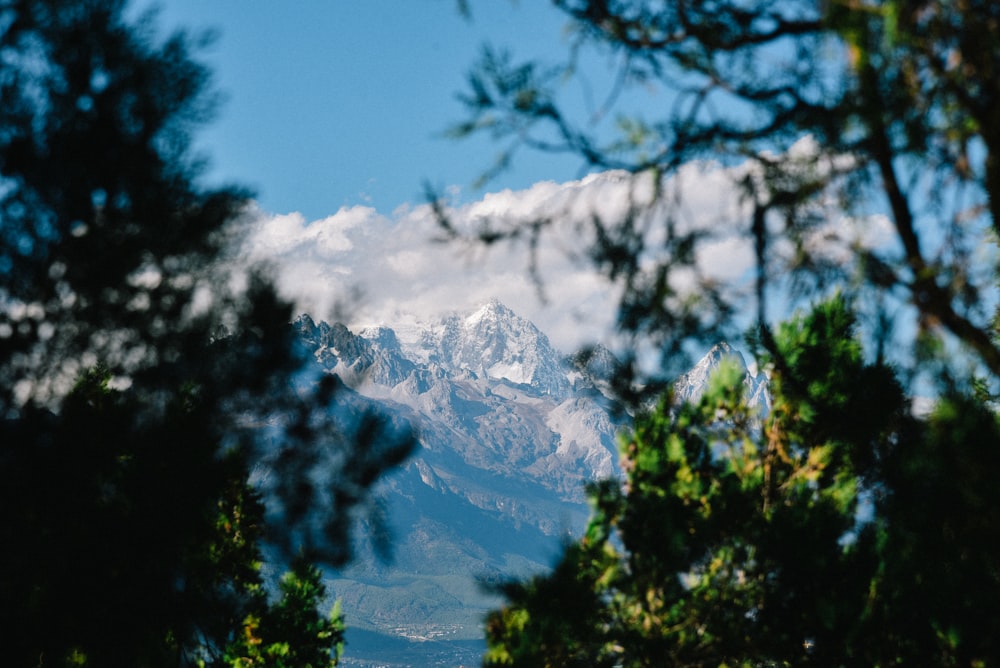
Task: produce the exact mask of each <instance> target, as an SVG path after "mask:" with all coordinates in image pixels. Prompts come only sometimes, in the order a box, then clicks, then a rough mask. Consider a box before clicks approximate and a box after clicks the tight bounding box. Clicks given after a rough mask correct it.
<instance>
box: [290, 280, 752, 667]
mask: <svg viewBox="0 0 1000 668" xmlns="http://www.w3.org/2000/svg"><path fill="white" fill-rule="evenodd" d="M295 328H296V331H297V334H298V336H299V338H300V340H301V341H302V344H303V345H304V346H305V347H306V349H307V350H308V351H309V352H310V353H311V355H312V356H313V357H314V358H315V360H316V363H317V364H318V365H319V366H320V367H322V369H323V370H324V371H326V372H328V373H334V374H336V375H338V376H339V377H340V378H341V379H342V380H343V381H344V382H345V383H346V384H347V385H348V386H349V387H351V388H352V389H353V390H354V391H356V392H357V393H359V394H361V395H363V396H364V397H367V398H368V399H370V400H375V401H377V402H378V403H379V405H380V406H381V407H382V409H383V410H384V411H386V412H388V413H389V414H390V415H391V416H393V418H394V419H398V420H405V421H407V422H408V423H409V424H411V425H413V426H414V427H415V428H416V430H417V432H418V435H419V447H418V450H417V451H416V452H415V453H414V455H413V456H412V457H411V459H410V460H408V461H407V462H406V463H405V465H404V466H403V467H402V468H401V469H400V470H398V471H397V472H395V473H394V474H393V475H391V476H389V477H388V479H386V480H385V481H384V482H383V483H382V484H381V486H380V489H379V493H380V496H381V499H382V502H383V503H384V506H385V509H386V514H387V517H388V520H389V525H390V527H391V529H392V533H393V536H392V543H393V553H394V559H393V561H392V562H391V563H388V564H387V563H382V562H380V561H379V560H378V559H377V558H375V552H376V550H375V547H374V546H373V545H371V544H370V543H368V542H366V541H365V540H361V542H360V544H359V546H358V549H359V554H358V557H359V558H358V559H357V560H356V562H355V565H354V566H352V567H351V568H349V569H347V570H345V571H343V572H340V573H335V574H330V579H329V581H328V586H329V588H330V590H331V591H333V592H334V593H335V595H336V596H338V597H339V598H341V599H342V601H343V606H344V610H345V613H346V615H347V621H348V626H349V628H350V629H354V630H360V631H363V633H358V635H357V636H352V635H351V634H350V632H349V635H348V639H349V641H351V638H352V637H354V638H356V640H355V641H353V642H354V644H353V646H349V648H348V652H347V657H346V659H345V665H361V664H362V663H364V662H365V661H367V660H378V661H380V662H381V664H382V665H388V664H387V663H386V661H387V660H388V657H387V656H386V655H385V652H386V651H387V648H388V647H393V648H395V649H394V650H393V652H394V654H393V656H395V657H396V659H395V661H396V664H394V665H434V664H435V662H436V661H437V660H438V659H433V658H432V657H441V658H440V660H441V662H442V665H449V664H450V665H456V664H457V663H466V664H468V663H478V661H479V656H478V654H476V652H478V651H481V649H482V645H481V639H482V638H483V632H482V629H481V622H482V619H483V616H484V615H485V613H486V612H487V611H488V610H489V609H490V608H492V607H495V606H496V605H498V604H499V602H500V601H499V599H497V598H496V597H495V596H493V595H492V594H490V593H489V592H488V591H486V590H484V589H483V588H482V586H481V584H480V583H491V582H492V583H497V582H500V581H503V580H506V579H509V578H511V577H523V576H527V575H529V574H532V573H537V572H540V571H543V570H546V569H547V568H548V567H549V566H550V564H551V563H552V561H553V560H554V558H555V557H556V556H557V554H558V552H559V550H560V549H561V545H562V544H563V542H564V540H565V539H566V538H567V537H568V536H570V535H578V534H579V532H580V531H581V530H582V529H583V527H584V526H585V523H586V519H587V516H588V513H589V509H588V507H587V506H586V505H585V503H584V494H583V488H584V484H585V483H586V482H588V481H592V480H596V479H604V478H609V477H615V476H616V475H618V471H617V453H616V436H617V432H618V431H619V428H620V425H618V424H616V423H615V422H614V421H613V420H612V419H611V417H610V415H609V411H608V402H607V400H606V399H605V397H604V395H603V394H601V392H600V390H599V387H598V385H599V382H600V381H594V380H592V379H591V378H590V377H589V376H588V375H587V374H585V373H581V371H580V369H579V368H576V367H573V366H571V365H569V364H568V363H567V361H566V360H565V358H563V356H561V355H560V354H559V353H558V352H557V351H555V350H554V349H553V348H552V346H551V345H550V344H549V341H548V339H547V338H546V337H545V335H544V334H543V333H541V332H540V331H539V330H538V329H537V328H536V327H535V326H534V325H532V324H531V323H530V322H528V321H527V320H524V319H522V318H520V317H518V316H517V315H516V314H515V313H513V312H512V311H511V310H510V309H508V308H507V307H505V306H504V305H503V304H501V303H500V302H497V301H495V300H494V301H491V302H489V303H487V304H485V305H483V306H482V307H481V308H479V309H477V310H476V311H474V312H473V313H470V314H456V315H452V316H449V317H447V318H444V319H442V320H438V321H433V322H429V323H424V324H422V325H419V326H412V325H411V326H409V327H407V328H405V329H403V328H401V329H400V330H399V331H398V332H397V331H395V330H394V329H391V328H389V327H386V326H378V327H371V328H367V329H363V330H361V331H360V332H359V333H357V334H355V333H352V332H351V331H350V330H348V329H347V328H346V327H344V326H342V325H327V324H326V323H316V322H314V321H313V320H312V319H311V318H309V317H308V316H302V317H300V318H299V319H298V320H297V321H296V322H295ZM726 357H733V358H734V359H736V361H737V362H738V363H740V364H743V368H746V365H745V363H744V362H743V358H742V356H740V354H739V353H738V352H736V351H734V350H733V349H731V348H729V347H728V346H726V345H725V344H722V345H721V346H717V347H716V349H713V351H712V352H710V353H709V355H708V356H706V358H705V359H704V360H702V362H700V363H699V365H698V366H696V367H695V368H694V369H692V371H691V373H689V374H687V375H686V376H685V377H684V378H683V379H681V382H679V383H678V395H679V396H681V395H682V396H683V398H685V399H693V398H696V397H697V396H698V394H699V392H700V391H702V390H703V388H704V385H705V383H706V382H707V378H708V375H709V374H710V373H711V371H712V370H714V369H715V368H717V367H718V365H719V364H720V363H721V360H722V359H725V358H726ZM605 358H606V359H605ZM602 360H603V361H602ZM611 362H612V360H611V359H610V353H607V351H602V352H601V354H600V355H599V356H598V358H597V364H592V365H591V366H594V367H595V368H597V367H598V366H599V365H600V364H601V363H603V364H605V365H606V366H608V368H610V365H611ZM761 378H762V377H761ZM746 383H747V388H748V392H754V391H756V392H760V393H761V394H760V396H761V397H766V388H765V390H764V391H761V390H760V388H761V387H764V386H762V385H761V381H759V380H757V379H756V378H754V377H752V376H750V375H749V373H748V374H747V380H746ZM682 388H683V389H682ZM761 400H762V401H763V400H764V399H761ZM360 535H362V536H363V535H364V532H361V533H360ZM390 637H395V638H407V639H410V640H412V641H418V644H411V645H399V644H398V643H396V642H395V641H391V640H390V639H389V638H390ZM470 643H471V644H470ZM407 648H409V649H407ZM470 653H471V655H470ZM355 662H356V663H355Z"/></svg>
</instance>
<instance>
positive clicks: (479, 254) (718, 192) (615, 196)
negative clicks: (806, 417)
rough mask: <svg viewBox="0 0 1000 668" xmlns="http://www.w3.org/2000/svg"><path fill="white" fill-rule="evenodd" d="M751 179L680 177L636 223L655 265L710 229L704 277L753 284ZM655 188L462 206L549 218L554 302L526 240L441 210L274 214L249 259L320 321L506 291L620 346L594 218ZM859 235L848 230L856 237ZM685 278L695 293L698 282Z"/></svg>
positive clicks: (540, 313)
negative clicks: (742, 182) (500, 237)
mask: <svg viewBox="0 0 1000 668" xmlns="http://www.w3.org/2000/svg"><path fill="white" fill-rule="evenodd" d="M742 174H745V170H742V169H741V168H735V169H723V168H720V167H718V166H713V165H711V164H707V165H706V164H701V165H696V164H692V165H688V166H685V167H684V168H682V169H681V170H680V172H679V173H678V174H677V175H676V176H674V177H673V178H672V179H671V180H670V181H668V182H666V183H665V184H664V186H663V189H662V191H661V198H660V200H658V202H657V204H655V205H654V206H653V207H651V208H649V207H647V210H646V211H645V213H644V214H643V215H642V216H639V217H638V218H637V219H636V220H637V225H638V226H639V228H640V229H642V230H643V234H644V236H645V238H646V239H647V241H648V242H649V244H650V246H649V248H650V249H651V250H650V252H649V254H648V257H647V261H648V262H650V263H655V262H663V261H666V260H667V258H665V257H663V256H662V253H661V254H660V255H659V256H658V255H657V249H658V248H660V246H661V242H662V239H663V235H664V230H665V227H666V221H667V220H670V221H672V223H673V224H674V226H675V229H676V230H677V231H678V232H682V233H683V232H687V231H692V230H702V231H709V232H710V236H709V238H708V239H707V240H706V241H705V242H703V243H702V244H701V245H700V246H699V248H698V250H697V255H696V257H697V263H698V266H699V269H700V270H701V272H702V273H703V276H704V277H707V278H710V279H712V280H715V281H718V282H720V283H723V284H727V285H731V286H733V289H734V290H735V292H734V293H733V295H734V296H735V295H736V294H738V293H740V291H742V292H746V291H747V290H749V287H750V276H751V272H750V270H751V269H752V268H753V265H754V252H753V246H752V241H751V240H749V239H748V238H747V234H746V233H747V231H748V225H749V222H748V221H749V215H748V205H747V203H746V202H745V201H743V200H741V198H740V195H739V192H738V190H737V188H736V186H735V185H734V184H735V182H736V179H737V178H739V177H740V176H741V175H742ZM652 186H653V183H652V181H651V179H649V178H648V177H642V178H630V177H628V176H627V175H625V174H624V173H620V172H607V173H603V174H598V175H591V176H587V177H586V178H583V179H581V180H578V181H571V182H568V183H554V182H540V183H537V184H535V185H534V186H532V187H531V188H528V189H525V190H521V191H511V190H504V191H501V192H496V193H490V194H487V195H484V196H483V197H482V198H481V199H479V200H477V201H474V202H471V203H468V204H464V205H460V206H456V207H452V208H450V209H448V215H449V216H450V219H451V222H452V224H453V225H454V227H455V228H456V229H457V230H459V231H460V232H464V233H473V232H475V231H476V230H478V229H479V226H480V225H482V224H483V223H484V222H485V221H488V222H489V224H490V226H491V228H493V229H498V230H505V229H512V228H514V227H516V226H523V224H524V223H526V222H529V221H546V226H545V228H544V237H543V240H542V243H540V244H539V246H538V247H537V249H536V253H537V256H536V265H537V268H538V277H539V278H540V279H541V288H542V292H543V294H544V296H545V297H546V300H547V302H546V303H543V301H542V300H541V299H540V298H539V290H538V287H539V286H538V285H537V284H536V283H535V282H534V281H533V280H532V277H531V276H530V275H529V271H528V270H529V266H530V254H529V251H528V244H527V243H526V241H525V240H523V239H522V240H520V241H517V242H514V243H497V244H493V245H491V246H484V245H482V244H478V243H477V244H466V243H460V242H448V243H441V242H435V241H434V240H435V239H440V238H441V237H442V232H441V230H440V228H439V227H438V225H437V223H436V220H435V217H434V215H433V212H432V211H431V208H430V207H429V206H427V205H418V206H404V207H400V208H398V209H397V210H396V211H394V212H392V213H391V214H390V215H388V216H386V215H382V214H380V213H379V212H377V211H376V210H375V209H373V208H371V207H367V206H354V207H345V208H342V209H340V210H339V211H337V212H336V213H334V214H333V215H331V216H328V217H326V218H323V219H321V220H317V221H312V222H307V221H306V220H305V219H304V218H303V216H302V215H301V214H298V213H290V214H283V215H269V214H263V213H261V214H259V215H258V216H257V217H256V219H255V221H254V222H253V223H252V229H251V234H250V235H249V238H248V239H247V241H246V245H245V248H244V253H245V254H246V255H247V256H248V257H249V259H251V260H254V261H267V262H269V263H270V264H271V265H272V266H273V267H274V268H275V269H276V272H277V279H278V285H279V288H280V289H281V290H282V292H283V294H284V295H286V296H287V297H288V298H291V299H293V300H294V301H295V302H296V305H297V308H298V309H299V310H300V311H302V312H308V313H310V314H311V315H313V317H315V318H317V319H325V320H332V319H343V318H345V316H344V314H346V319H345V322H346V324H348V325H349V326H351V327H352V328H360V327H362V326H366V325H371V324H380V323H388V324H394V323H398V322H400V321H402V320H408V319H410V318H411V316H412V315H414V314H415V315H417V316H419V317H421V318H425V319H430V318H434V317H437V316H439V315H441V314H444V313H451V312H456V311H458V312H461V311H466V310H471V309H473V308H475V307H476V306H478V305H479V304H481V303H482V302H484V301H486V300H488V299H489V298H491V297H497V298H499V299H500V300H501V301H503V302H504V303H506V304H507V305H508V306H510V307H511V308H513V309H514V310H515V311H517V312H518V313H520V314H521V315H523V316H524V317H527V318H529V319H531V320H532V321H533V322H535V323H536V324H537V325H538V326H539V327H540V328H541V329H542V330H543V331H545V332H546V333H547V334H548V335H549V337H550V339H551V340H552V341H553V343H554V344H555V345H556V346H557V347H559V348H561V349H562V350H565V351H568V350H572V349H574V348H576V347H578V346H580V345H584V344H587V343H593V342H595V341H599V340H604V341H607V340H608V339H609V336H608V335H609V333H610V332H611V330H612V324H613V319H614V316H615V305H616V288H614V287H613V286H611V285H609V284H608V282H607V280H605V279H604V278H603V277H601V276H599V275H598V274H597V273H596V272H595V270H594V268H593V266H592V265H591V264H590V262H589V260H588V259H587V252H586V251H587V246H588V244H589V242H590V240H591V239H592V238H593V236H592V235H593V224H592V221H593V220H594V218H595V216H596V217H598V218H600V219H603V220H620V219H621V218H622V217H623V216H624V215H625V214H626V212H627V211H628V209H629V206H630V204H632V205H636V204H639V205H648V204H649V203H650V202H651V201H653V199H654V198H653V187H652ZM668 216H669V218H668ZM831 220H834V221H837V219H835V218H832V219H831ZM840 222H842V220H841V221H837V223H840ZM872 222H873V226H872V227H871V228H870V229H869V230H868V231H867V236H870V237H874V238H875V240H876V241H877V240H878V239H879V238H881V237H882V227H883V226H882V225H881V224H880V222H881V221H872ZM837 223H831V224H830V225H831V227H830V228H827V231H830V229H832V228H835V227H836V226H837ZM858 241H859V239H858V238H857V237H855V238H851V239H849V240H848V239H843V238H841V243H845V242H846V244H850V243H857V242H858ZM678 279H679V282H680V283H681V284H682V285H681V287H683V283H684V282H686V281H687V279H684V278H683V277H682V276H681V275H678ZM688 284H689V285H693V279H690V282H688ZM355 297H356V298H355Z"/></svg>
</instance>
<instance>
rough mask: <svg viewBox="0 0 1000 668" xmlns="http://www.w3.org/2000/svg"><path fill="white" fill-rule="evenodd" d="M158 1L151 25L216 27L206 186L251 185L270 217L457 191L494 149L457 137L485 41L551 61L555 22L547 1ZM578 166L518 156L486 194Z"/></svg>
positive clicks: (205, 139) (388, 206)
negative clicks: (215, 101) (215, 104)
mask: <svg viewBox="0 0 1000 668" xmlns="http://www.w3.org/2000/svg"><path fill="white" fill-rule="evenodd" d="M470 5H471V9H472V17H471V19H469V20H467V19H465V18H463V17H462V16H460V14H459V12H458V11H457V3H456V2H455V0H364V1H363V2H358V1H353V0H352V1H347V0H297V1H296V2H276V1H263V0H262V1H259V2H246V1H240V0H163V1H162V3H161V5H160V6H161V17H160V24H161V26H163V27H171V26H187V27H189V28H194V29H202V28H214V29H216V30H217V31H218V32H219V37H218V40H217V41H216V42H215V44H214V45H213V46H212V47H210V48H209V49H208V50H207V51H205V52H204V53H203V54H202V59H203V60H206V61H207V62H208V63H209V64H210V65H211V66H212V68H213V69H214V71H215V74H216V84H217V87H218V88H219V89H220V90H221V91H222V93H223V94H224V95H225V96H226V98H227V99H226V101H225V102H224V104H223V105H222V106H221V107H220V110H219V115H218V118H217V119H216V120H215V121H214V122H213V123H212V124H211V125H209V126H208V127H207V128H206V129H205V130H203V131H202V132H201V133H200V134H199V138H200V142H199V143H200V145H201V146H202V147H203V148H204V149H205V150H206V152H207V154H208V155H209V157H210V158H211V164H212V171H211V177H212V178H213V179H216V180H223V181H226V180H228V181H235V182H238V183H242V184H246V185H249V186H250V187H252V188H254V189H255V190H256V191H257V193H258V198H259V202H260V204H261V206H262V207H263V208H264V209H265V210H267V211H271V212H274V213H288V212H292V211H300V212H302V213H303V214H304V215H305V216H306V217H307V218H308V219H317V218H320V217H322V216H325V215H328V214H331V213H334V212H335V211H337V210H338V209H339V208H340V207H341V206H345V205H354V204H370V205H372V206H374V207H376V208H378V209H379V210H380V211H386V212H388V211H392V210H393V209H394V208H395V207H397V206H398V205H400V204H403V203H407V202H415V201H420V200H421V198H422V193H423V184H424V183H425V182H429V183H431V184H432V185H434V186H435V187H439V188H444V187H448V186H461V187H463V189H464V190H463V193H465V194H467V195H471V196H475V193H470V192H468V186H469V185H470V184H471V183H472V182H473V181H474V180H475V178H476V177H477V176H478V175H479V174H480V173H481V172H482V170H484V169H485V168H486V167H487V166H488V165H489V164H490V162H491V160H492V159H493V157H494V156H495V154H496V153H497V151H498V148H497V147H496V146H495V145H493V144H491V143H490V141H489V140H488V139H486V138H485V137H484V138H480V139H475V140H466V141H456V140H453V139H448V138H443V137H442V136H441V135H442V133H443V131H444V130H445V129H446V128H447V127H448V126H449V125H450V124H452V123H454V122H456V121H458V120H461V118H462V116H463V109H462V106H461V104H460V103H459V102H458V101H457V99H456V93H458V92H459V91H461V90H462V89H463V88H464V82H465V76H466V73H467V71H468V70H469V68H470V66H471V65H472V63H473V62H474V60H475V58H476V56H477V55H478V53H479V51H480V49H481V46H482V45H483V44H484V42H486V41H490V42H492V43H493V44H496V45H500V46H504V47H509V48H510V49H511V50H512V52H513V53H514V55H515V56H518V57H534V56H542V57H550V58H559V57H564V56H565V54H566V44H565V41H564V40H563V39H562V36H561V35H562V28H563V26H564V24H565V19H564V17H562V16H561V15H560V14H559V13H557V12H556V11H555V10H553V9H552V8H551V7H550V6H549V4H548V3H547V2H538V1H537V0H533V1H531V2H508V1H507V0H486V1H482V2H472V3H470ZM578 168H579V161H577V160H574V159H571V158H568V157H563V158H557V157H553V156H544V155H538V154H534V155H529V154H523V155H522V156H521V159H520V160H519V161H518V162H517V164H516V166H515V168H514V169H513V170H512V171H510V172H509V173H507V174H505V175H504V176H503V177H502V178H500V179H499V180H497V181H496V182H494V183H493V184H492V185H491V188H492V189H498V188H501V187H513V188H522V187H527V186H529V185H531V184H532V183H534V182H536V181H539V180H543V179H557V180H568V179H571V178H574V177H575V176H578V175H579V171H578Z"/></svg>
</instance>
